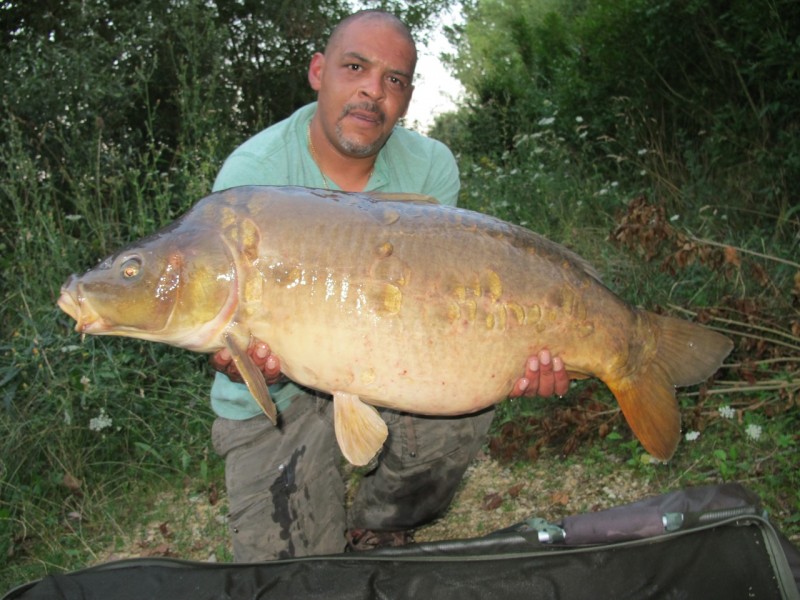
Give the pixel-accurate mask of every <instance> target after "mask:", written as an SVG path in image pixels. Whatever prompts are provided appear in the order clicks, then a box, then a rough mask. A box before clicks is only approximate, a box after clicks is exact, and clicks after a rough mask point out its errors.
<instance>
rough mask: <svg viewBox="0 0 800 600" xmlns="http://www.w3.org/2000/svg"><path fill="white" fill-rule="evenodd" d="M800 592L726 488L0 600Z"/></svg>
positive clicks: (777, 551) (129, 573)
mask: <svg viewBox="0 0 800 600" xmlns="http://www.w3.org/2000/svg"><path fill="white" fill-rule="evenodd" d="M793 570H794V573H793ZM799 581H800V554H798V552H797V550H796V549H795V548H794V547H793V546H792V545H791V544H790V543H789V542H788V541H787V540H786V539H785V538H783V536H781V535H780V534H779V533H778V532H776V531H775V529H774V528H773V527H772V525H771V524H770V523H769V521H768V520H767V519H766V518H765V517H764V516H763V515H762V509H761V506H760V502H759V499H758V497H757V496H755V495H754V494H752V493H751V492H749V491H748V490H746V489H745V488H743V487H741V486H739V485H737V484H727V485H722V486H708V487H700V488H691V489H687V490H681V491H678V492H673V493H671V494H667V495H664V496H657V497H654V498H649V499H646V500H642V501H640V502H635V503H633V504H628V505H625V506H619V507H616V508H613V509H610V510H607V511H601V512H597V513H588V514H583V515H575V516H572V517H567V518H566V519H564V521H563V522H562V523H557V524H553V523H546V522H544V521H542V520H540V519H531V520H530V521H528V522H526V523H521V524H519V525H517V526H514V527H511V528H508V529H506V530H503V531H499V532H496V533H493V534H491V535H489V536H486V537H484V538H478V539H472V540H464V541H447V542H436V543H424V544H416V545H410V546H405V547H400V548H387V549H381V550H374V551H369V552H361V553H354V554H339V555H331V556H316V557H305V558H296V559H288V560H277V561H271V562H265V563H259V564H225V565H222V564H208V563H194V562H187V561H180V560H171V559H132V560H124V561H118V562H112V563H108V564H104V565H99V566H96V567H92V568H88V569H84V570H81V571H77V572H74V573H69V574H64V575H51V576H48V577H45V578H44V579H42V580H40V581H38V582H33V583H30V584H27V585H24V586H22V587H20V588H17V589H16V590H13V591H11V592H9V593H8V594H7V595H6V596H5V597H4V599H3V600H35V599H42V598H47V599H69V600H73V599H78V598H80V599H83V600H93V599H98V600H111V599H116V600H134V599H135V600H144V599H147V600H159V599H164V600H183V599H187V600H189V599H191V600H206V599H208V600H211V599H215V600H216V599H223V598H224V599H236V600H239V599H256V598H267V599H273V598H311V599H313V598H326V599H340V598H342V599H343V598H348V599H349V598H352V599H362V598H363V599H367V598H391V599H393V598H414V599H419V598H422V599H427V598H433V599H435V600H445V599H449V598H453V599H458V600H462V599H465V598H480V599H491V598H497V599H502V600H506V599H514V598H525V599H540V598H541V599H545V598H546V599H551V598H586V599H592V600H595V599H598V598H599V599H603V598H613V599H625V598H636V599H639V598H675V599H683V598H686V599H693V598H700V599H703V600H705V599H713V598H721V599H725V600H729V599H736V598H743V599H744V598H767V599H769V598H791V599H800V593H798V582H799Z"/></svg>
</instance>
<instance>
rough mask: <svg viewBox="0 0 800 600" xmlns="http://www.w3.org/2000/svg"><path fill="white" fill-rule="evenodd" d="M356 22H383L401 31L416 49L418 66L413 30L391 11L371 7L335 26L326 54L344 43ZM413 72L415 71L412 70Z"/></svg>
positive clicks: (366, 23) (414, 48)
mask: <svg viewBox="0 0 800 600" xmlns="http://www.w3.org/2000/svg"><path fill="white" fill-rule="evenodd" d="M355 24H359V25H365V26H369V25H371V24H375V25H378V24H381V25H384V26H389V27H391V28H392V29H394V30H395V31H396V32H397V33H399V34H400V35H401V36H402V37H404V38H405V39H406V41H407V42H408V44H409V46H411V48H412V49H413V51H414V64H413V65H412V67H416V64H417V45H416V42H414V38H413V36H412V35H411V31H410V30H409V28H408V27H406V24H405V23H403V22H402V21H401V20H400V19H398V18H397V17H396V16H394V15H393V14H391V13H388V12H385V11H382V10H376V9H369V10H361V11H359V12H357V13H354V14H352V15H350V16H349V17H345V18H344V19H342V20H341V21H340V22H339V24H338V25H337V26H336V27H334V29H333V31H332V32H331V37H330V38H329V39H328V43H327V45H326V46H325V54H328V53H329V51H330V50H332V49H333V48H334V47H335V46H337V45H339V44H341V43H342V40H344V39H345V38H346V37H347V31H348V30H349V29H350V28H351V27H352V26H353V25H355ZM412 74H413V71H412Z"/></svg>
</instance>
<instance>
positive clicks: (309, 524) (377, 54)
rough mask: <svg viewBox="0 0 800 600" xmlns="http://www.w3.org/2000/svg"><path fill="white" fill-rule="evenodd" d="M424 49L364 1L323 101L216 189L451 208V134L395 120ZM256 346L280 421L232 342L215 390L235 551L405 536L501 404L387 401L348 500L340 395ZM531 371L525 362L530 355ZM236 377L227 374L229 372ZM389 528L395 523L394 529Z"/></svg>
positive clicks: (535, 378) (322, 81) (346, 26)
mask: <svg viewBox="0 0 800 600" xmlns="http://www.w3.org/2000/svg"><path fill="white" fill-rule="evenodd" d="M416 60H417V55H416V48H415V45H414V41H413V39H412V37H411V34H410V32H409V31H408V29H407V28H406V27H405V25H403V24H402V23H401V22H400V21H399V20H398V19H397V18H395V17H394V16H392V15H390V14H388V13H384V12H380V11H363V12H360V13H356V14H355V15H352V16H350V17H348V18H347V19H345V20H344V21H342V22H341V23H340V24H339V25H338V26H337V27H336V28H335V30H334V31H333V33H332V35H331V38H330V40H329V42H328V44H327V46H326V48H325V52H324V53H317V54H315V55H314V56H313V58H312V59H311V63H310V66H309V69H308V80H309V83H310V85H311V87H312V89H314V90H315V91H316V92H317V98H318V99H317V102H316V103H314V104H311V105H308V106H306V107H303V108H301V109H299V110H298V111H297V112H295V113H294V114H293V115H291V116H290V117H289V118H288V119H286V120H285V121H282V122H280V123H277V124H276V125H273V126H272V127H269V128H267V129H266V130H264V131H262V132H260V133H259V134H257V135H256V136H254V137H253V138H251V139H250V140H248V141H246V142H245V143H244V144H242V145H241V146H240V147H239V148H237V149H236V150H235V151H234V152H233V153H232V154H231V156H230V157H228V159H227V161H226V162H225V164H224V165H223V167H222V169H221V171H220V173H219V175H218V177H217V180H216V182H215V184H214V188H215V190H221V189H226V188H230V187H234V186H239V185H303V186H308V187H317V188H328V189H341V190H345V191H372V190H376V191H381V192H408V193H419V194H426V195H430V196H433V197H435V198H437V199H438V200H439V201H441V202H442V203H445V204H452V205H454V204H455V203H456V200H457V196H458V190H459V185H460V184H459V178H458V168H457V166H456V162H455V159H454V158H453V155H452V153H451V152H450V151H449V150H448V149H447V147H446V146H444V145H443V144H441V143H439V142H437V141H435V140H431V139H428V138H425V137H423V136H421V135H418V134H416V133H414V132H411V131H409V130H406V129H402V128H398V127H395V125H396V123H397V121H398V120H399V119H400V118H401V117H403V115H405V113H406V110H407V108H408V105H409V102H410V100H411V95H412V92H413V89H414V88H413V84H412V80H413V75H414V68H415V66H416ZM250 353H251V356H253V358H254V359H255V360H256V362H257V364H259V366H260V367H261V369H262V370H263V372H264V374H265V376H266V378H267V381H268V382H269V383H271V384H273V385H271V386H270V391H271V393H272V395H273V399H274V400H275V402H276V405H277V407H278V411H279V414H280V427H279V428H275V427H273V426H272V424H271V423H270V422H269V421H268V420H267V419H266V418H265V417H264V415H263V414H261V410H260V408H259V407H258V405H257V404H256V403H255V400H253V398H252V397H251V396H250V394H249V392H248V391H247V388H246V387H245V386H244V385H242V384H240V383H236V382H234V381H231V378H233V379H236V372H235V368H233V367H231V365H230V356H229V355H228V354H227V352H226V351H223V352H221V353H219V354H218V355H217V356H216V357H214V359H212V364H214V366H215V367H216V368H218V369H219V370H220V371H221V372H220V373H217V376H216V379H215V381H214V385H213V387H212V390H211V401H212V406H213V408H214V410H215V412H216V413H217V415H218V418H217V420H216V421H215V423H214V427H213V440H214V447H215V449H216V450H217V452H218V453H219V454H220V455H221V456H223V457H225V461H226V485H227V488H228V496H229V503H230V526H231V531H232V533H233V547H234V555H235V558H236V560H237V561H248V562H250V561H258V560H266V559H271V558H282V557H289V556H300V555H307V554H323V553H336V552H341V551H342V550H343V549H344V546H345V536H344V532H345V530H348V537H347V539H348V540H349V542H350V544H351V545H353V546H355V547H357V548H358V547H364V546H369V545H371V544H373V543H384V542H387V541H388V542H391V543H402V542H403V541H405V540H406V539H407V538H406V536H405V535H404V534H403V533H396V532H402V531H403V530H407V529H411V528H414V527H416V526H418V525H421V524H423V523H425V522H428V521H430V520H432V519H434V518H435V517H437V516H439V515H440V514H441V513H442V512H444V510H445V509H446V507H447V506H448V504H449V503H450V501H451V500H452V498H453V495H454V494H455V491H456V488H457V486H458V483H459V482H460V480H461V478H462V476H463V474H464V471H465V469H466V467H467V465H468V464H469V462H470V461H471V460H472V459H473V458H474V456H475V454H476V453H477V451H478V450H479V448H480V447H481V445H482V443H483V441H484V437H485V434H486V432H487V430H488V427H489V424H490V423H491V418H492V416H493V411H492V410H486V411H484V412H482V413H479V414H477V415H471V416H466V417H459V418H447V419H444V418H428V417H420V416H412V415H406V414H401V413H397V412H394V411H389V410H383V411H381V414H382V416H383V418H384V419H385V420H386V421H387V425H388V427H389V438H388V440H387V442H386V444H385V447H384V450H383V452H382V453H381V454H380V457H379V459H378V461H373V462H375V463H376V464H374V465H372V466H374V468H372V470H371V472H369V473H368V474H367V475H366V476H365V477H364V478H363V480H362V481H361V483H360V485H359V488H358V491H357V493H356V495H355V497H354V498H353V501H352V505H351V506H350V508H349V510H347V511H346V510H345V499H344V496H345V486H344V481H343V478H342V476H341V474H340V472H339V467H340V464H341V455H340V454H339V452H338V448H337V445H336V441H335V437H334V429H333V424H332V410H331V404H332V403H331V402H330V399H329V398H328V397H326V396H323V395H321V394H317V393H316V392H314V391H312V390H308V389H303V388H301V387H300V386H298V385H296V384H294V383H293V382H289V381H282V382H280V383H277V384H276V383H275V382H276V381H277V378H278V377H279V374H280V361H279V357H276V356H273V355H272V354H270V352H269V348H268V347H267V346H266V345H265V344H263V343H260V342H258V343H255V344H254V346H253V347H252V348H251V349H250ZM521 370H522V365H521ZM223 372H224V373H225V374H224V373H223ZM567 386H568V380H567V377H566V374H565V372H564V369H563V364H562V363H561V362H560V361H559V360H558V359H553V360H552V361H551V360H550V356H549V354H548V353H547V352H546V351H545V352H543V353H542V354H540V356H539V357H532V358H531V359H530V360H529V362H528V365H526V367H525V375H524V376H523V377H522V378H521V379H520V380H519V381H518V382H517V383H516V385H515V387H514V390H513V392H512V393H513V395H522V394H523V393H526V394H536V393H537V392H538V393H539V394H541V395H551V394H552V393H554V392H556V393H559V394H563V393H564V392H565V391H566V389H567ZM387 532H388V533H387Z"/></svg>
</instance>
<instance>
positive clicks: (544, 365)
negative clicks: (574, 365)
mask: <svg viewBox="0 0 800 600" xmlns="http://www.w3.org/2000/svg"><path fill="white" fill-rule="evenodd" d="M568 390H569V376H568V375H567V371H566V369H565V367H564V361H563V360H562V359H561V358H560V357H558V356H556V357H553V356H552V355H551V354H550V351H549V350H547V349H544V350H542V351H540V352H539V354H538V355H536V356H531V357H529V358H528V362H527V363H526V365H525V374H524V375H523V376H522V377H520V378H519V379H517V381H516V382H515V383H514V387H513V388H512V390H511V393H510V394H509V397H511V398H516V397H519V396H528V397H531V396H540V397H542V398H547V397H549V396H552V395H553V394H557V395H559V396H563V395H564V394H566V393H567V391H568Z"/></svg>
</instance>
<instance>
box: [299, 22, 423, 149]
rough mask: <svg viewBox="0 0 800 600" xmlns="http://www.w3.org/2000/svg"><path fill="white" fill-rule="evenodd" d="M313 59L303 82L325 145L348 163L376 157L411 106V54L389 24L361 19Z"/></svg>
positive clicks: (409, 48) (406, 41)
mask: <svg viewBox="0 0 800 600" xmlns="http://www.w3.org/2000/svg"><path fill="white" fill-rule="evenodd" d="M341 33H342V35H340V36H338V39H337V40H335V41H333V43H331V44H329V46H328V48H327V50H326V53H325V55H322V54H316V55H314V58H313V59H312V61H311V66H310V68H309V82H310V84H311V87H312V88H313V89H314V90H316V91H317V92H318V102H319V104H318V106H317V115H318V117H319V118H320V119H321V124H322V128H323V131H324V133H325V136H326V138H327V139H328V141H329V142H330V143H331V144H332V145H333V146H335V147H336V149H337V150H338V151H339V152H341V153H343V154H345V155H347V156H353V157H359V158H361V157H367V156H373V155H375V154H377V153H378V151H379V150H380V149H381V147H382V146H383V144H384V143H386V140H387V139H388V138H389V135H391V133H392V129H393V128H394V126H395V124H396V123H397V120H398V119H400V118H401V117H402V116H403V115H405V113H406V110H407V109H408V104H409V102H410V101H411V93H412V92H413V89H414V87H413V85H412V84H411V80H412V77H413V74H414V66H415V61H416V53H415V50H414V47H413V46H412V45H411V43H410V42H409V40H408V39H407V38H406V37H404V36H403V35H402V34H401V33H400V32H398V31H397V30H396V29H395V28H394V27H392V26H391V24H388V23H385V22H383V21H381V20H378V19H368V18H367V19H361V20H358V21H355V22H353V23H352V24H350V25H349V26H347V28H346V29H345V30H344V31H342V32H341Z"/></svg>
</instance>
